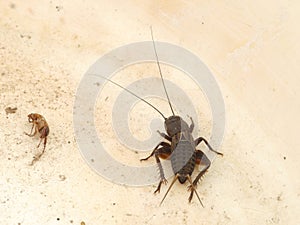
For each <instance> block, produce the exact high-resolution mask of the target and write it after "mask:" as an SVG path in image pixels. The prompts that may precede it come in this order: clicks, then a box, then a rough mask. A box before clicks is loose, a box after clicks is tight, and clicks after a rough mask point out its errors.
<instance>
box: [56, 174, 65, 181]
mask: <svg viewBox="0 0 300 225" xmlns="http://www.w3.org/2000/svg"><path fill="white" fill-rule="evenodd" d="M58 177H59V179H60V180H61V181H64V180H65V179H66V176H65V175H59V176H58Z"/></svg>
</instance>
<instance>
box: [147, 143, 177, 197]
mask: <svg viewBox="0 0 300 225" xmlns="http://www.w3.org/2000/svg"><path fill="white" fill-rule="evenodd" d="M160 146H161V147H160ZM159 147H160V148H159ZM171 153H172V151H171V145H170V144H169V143H166V142H160V143H159V144H158V145H157V146H156V147H155V148H154V150H153V151H152V153H151V154H150V155H149V156H148V157H147V158H144V159H141V161H145V160H148V159H149V158H150V157H152V156H153V155H154V156H155V160H156V163H157V165H158V169H159V175H160V181H159V183H158V186H157V188H156V190H155V191H154V193H157V192H158V193H159V192H160V188H161V185H162V184H163V183H164V184H166V183H167V180H166V178H165V174H164V170H163V168H162V165H161V162H160V159H159V158H161V159H168V158H169V156H170V155H171Z"/></svg>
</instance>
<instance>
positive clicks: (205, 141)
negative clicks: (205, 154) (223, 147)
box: [195, 137, 223, 156]
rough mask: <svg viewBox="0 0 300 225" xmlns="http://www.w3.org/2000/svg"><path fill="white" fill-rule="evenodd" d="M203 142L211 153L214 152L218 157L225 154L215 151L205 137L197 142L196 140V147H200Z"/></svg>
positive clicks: (199, 138)
mask: <svg viewBox="0 0 300 225" xmlns="http://www.w3.org/2000/svg"><path fill="white" fill-rule="evenodd" d="M201 141H204V143H205V144H206V145H207V147H208V148H209V150H210V151H212V152H214V153H217V154H218V155H221V156H223V153H221V152H217V151H216V150H214V149H213V148H212V147H211V146H210V144H209V143H208V141H207V140H206V139H205V138H203V137H198V138H197V139H196V140H195V146H197V145H199V144H200V142H201Z"/></svg>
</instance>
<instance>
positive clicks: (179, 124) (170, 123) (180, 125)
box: [165, 116, 189, 137]
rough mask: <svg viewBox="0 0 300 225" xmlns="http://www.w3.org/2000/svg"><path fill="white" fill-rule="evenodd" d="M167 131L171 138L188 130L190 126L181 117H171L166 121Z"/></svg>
mask: <svg viewBox="0 0 300 225" xmlns="http://www.w3.org/2000/svg"><path fill="white" fill-rule="evenodd" d="M165 129H166V132H167V133H168V135H169V136H170V137H172V136H174V135H175V134H177V133H179V132H182V131H185V130H188V129H189V126H188V125H187V123H186V122H185V121H184V120H183V119H182V118H181V117H180V116H170V117H168V118H167V119H166V120H165Z"/></svg>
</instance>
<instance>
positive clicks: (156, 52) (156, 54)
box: [150, 26, 175, 116]
mask: <svg viewBox="0 0 300 225" xmlns="http://www.w3.org/2000/svg"><path fill="white" fill-rule="evenodd" d="M150 30H151V37H152V42H153V47H154V52H155V56H156V62H157V66H158V70H159V74H160V77H161V80H162V83H163V86H164V89H165V93H166V96H167V99H168V102H169V105H170V108H171V111H172V113H173V116H175V114H174V110H173V108H172V105H171V101H170V98H169V95H168V92H167V89H166V85H165V81H164V78H163V76H162V72H161V68H160V64H159V60H158V55H157V51H156V47H155V42H154V38H153V31H152V26H150Z"/></svg>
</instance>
